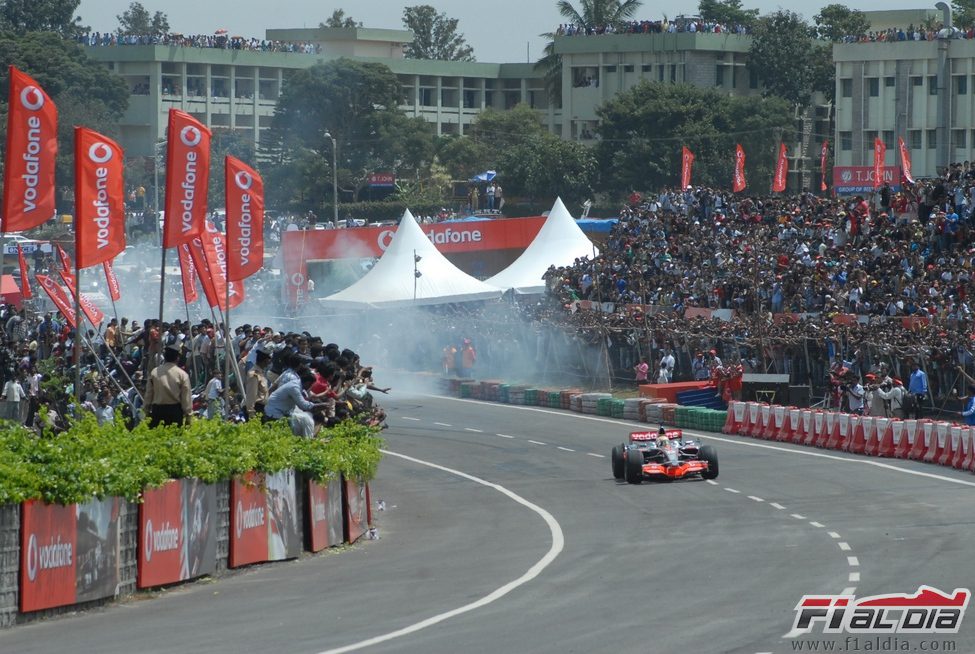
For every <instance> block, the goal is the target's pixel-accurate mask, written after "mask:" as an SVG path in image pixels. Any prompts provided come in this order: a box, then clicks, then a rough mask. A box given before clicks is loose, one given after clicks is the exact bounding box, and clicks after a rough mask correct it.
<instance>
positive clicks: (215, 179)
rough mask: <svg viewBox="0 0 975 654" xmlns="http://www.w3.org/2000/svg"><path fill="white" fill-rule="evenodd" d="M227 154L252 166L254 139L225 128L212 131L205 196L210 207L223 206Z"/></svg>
mask: <svg viewBox="0 0 975 654" xmlns="http://www.w3.org/2000/svg"><path fill="white" fill-rule="evenodd" d="M228 154H229V155H230V156H232V157H237V158H238V159H240V160H241V161H243V162H244V163H246V164H249V165H254V159H255V157H254V154H255V148H254V138H253V137H252V136H251V135H249V134H245V133H244V132H241V131H238V130H234V129H229V128H225V127H224V128H216V129H214V130H213V138H212V139H211V140H210V189H209V193H208V194H207V199H208V202H209V204H210V206H211V207H222V206H224V201H225V188H226V186H225V184H224V158H225V157H226V156H227V155H228Z"/></svg>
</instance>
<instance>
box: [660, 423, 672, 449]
mask: <svg viewBox="0 0 975 654" xmlns="http://www.w3.org/2000/svg"><path fill="white" fill-rule="evenodd" d="M657 447H670V438H668V437H667V430H666V429H664V428H663V427H661V428H660V429H658V430H657Z"/></svg>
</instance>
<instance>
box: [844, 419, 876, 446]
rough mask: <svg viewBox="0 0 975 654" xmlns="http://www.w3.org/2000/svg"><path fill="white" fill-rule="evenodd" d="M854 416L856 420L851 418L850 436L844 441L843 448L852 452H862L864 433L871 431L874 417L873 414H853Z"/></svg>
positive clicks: (864, 443)
mask: <svg viewBox="0 0 975 654" xmlns="http://www.w3.org/2000/svg"><path fill="white" fill-rule="evenodd" d="M854 418H856V420H852V421H851V424H850V438H849V440H847V441H846V444H845V447H844V448H843V449H845V450H846V451H847V452H850V453H852V454H863V448H864V447H865V446H866V433H867V432H868V431H870V432H873V428H874V422H873V421H874V418H873V416H854Z"/></svg>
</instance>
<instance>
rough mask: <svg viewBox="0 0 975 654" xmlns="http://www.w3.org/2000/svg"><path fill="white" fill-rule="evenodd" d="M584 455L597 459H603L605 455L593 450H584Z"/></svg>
mask: <svg viewBox="0 0 975 654" xmlns="http://www.w3.org/2000/svg"><path fill="white" fill-rule="evenodd" d="M586 456H594V457H596V458H597V459H605V458H606V457H605V456H604V455H602V454H596V453H595V452H586Z"/></svg>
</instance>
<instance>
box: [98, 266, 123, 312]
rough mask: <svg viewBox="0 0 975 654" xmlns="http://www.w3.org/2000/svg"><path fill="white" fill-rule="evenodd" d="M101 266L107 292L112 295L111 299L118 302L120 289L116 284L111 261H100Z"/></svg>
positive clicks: (116, 279)
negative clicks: (103, 271) (106, 284)
mask: <svg viewBox="0 0 975 654" xmlns="http://www.w3.org/2000/svg"><path fill="white" fill-rule="evenodd" d="M102 268H103V269H104V270H105V281H106V282H107V283H108V292H109V294H110V295H111V296H112V301H113V302H118V301H119V300H121V299H122V289H121V287H120V286H119V284H118V277H116V276H115V271H114V270H112V262H111V261H105V262H104V263H102Z"/></svg>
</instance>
